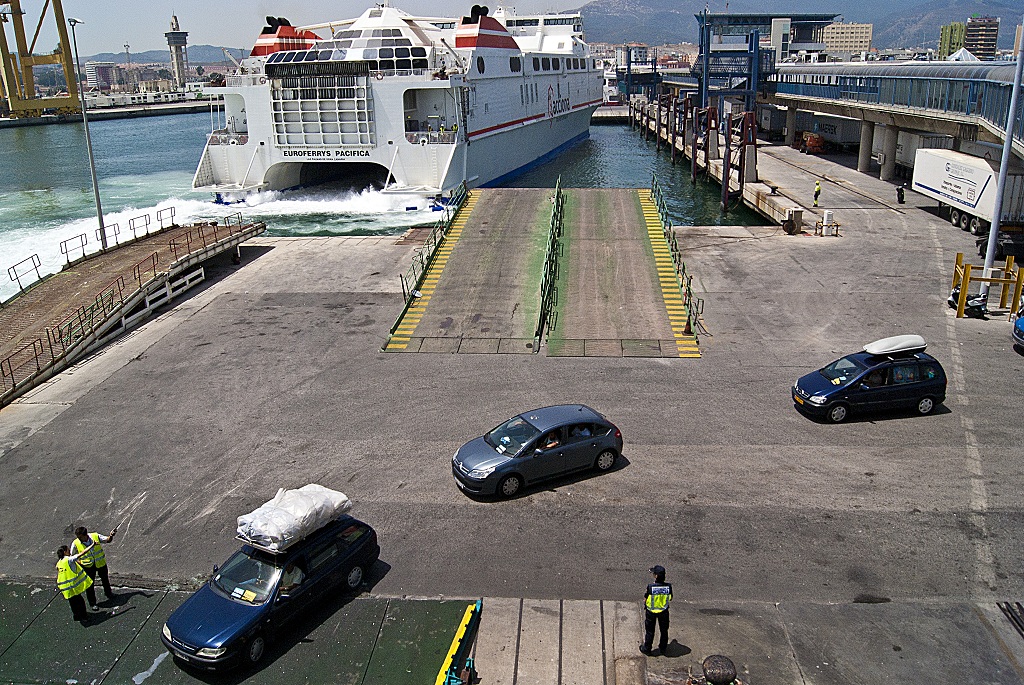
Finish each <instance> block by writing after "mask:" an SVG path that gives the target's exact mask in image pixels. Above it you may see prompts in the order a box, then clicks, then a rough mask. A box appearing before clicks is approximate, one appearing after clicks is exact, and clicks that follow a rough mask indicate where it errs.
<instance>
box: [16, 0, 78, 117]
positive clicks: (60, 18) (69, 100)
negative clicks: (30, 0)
mask: <svg viewBox="0 0 1024 685" xmlns="http://www.w3.org/2000/svg"><path fill="white" fill-rule="evenodd" d="M51 6H52V8H53V19H54V20H55V21H56V22H57V34H58V35H59V36H60V44H59V45H58V46H57V49H56V50H54V51H53V52H51V53H47V54H42V55H36V54H33V53H34V52H35V48H36V41H37V40H39V31H40V29H42V27H43V21H45V20H46V16H47V10H48V9H50V7H51ZM24 16H25V12H24V11H23V10H22V9H21V0H0V59H2V60H3V63H2V64H0V83H2V85H3V93H0V94H2V95H3V96H4V97H6V98H7V104H8V107H9V108H10V111H11V117H12V118H15V119H17V118H22V117H38V116H42V115H43V112H44V110H48V109H49V110H56V111H57V113H58V114H71V113H75V112H79V111H81V110H80V104H79V98H78V79H77V77H76V75H75V62H74V60H73V59H72V57H71V46H70V43H69V42H68V25H67V22H66V21H65V19H64V8H63V7H61V4H60V0H45V1H44V4H43V10H42V12H40V13H39V21H38V22H37V23H36V30H35V34H34V35H33V36H32V42H31V43H29V42H28V40H27V38H28V34H26V33H25V23H24V20H23V17H24ZM8 24H10V25H11V26H12V27H13V28H14V47H15V51H14V52H11V49H10V45H9V43H8V42H7V25H8ZM45 64H59V65H61V66H62V67H63V68H64V79H65V81H66V82H67V84H68V94H67V95H59V96H54V97H46V98H42V97H36V81H35V76H34V74H33V73H32V68H33V67H37V66H42V65H45Z"/></svg>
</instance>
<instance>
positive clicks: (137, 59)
mask: <svg viewBox="0 0 1024 685" xmlns="http://www.w3.org/2000/svg"><path fill="white" fill-rule="evenodd" d="M229 50H230V52H231V54H232V55H233V56H234V57H235V59H241V57H240V53H242V52H243V51H242V50H239V49H238V48H229ZM248 55H249V51H248V50H245V51H244V55H242V56H248ZM85 61H87V62H115V63H117V64H124V63H125V62H126V61H127V59H126V58H125V54H124V53H123V52H101V53H100V54H98V55H92V56H91V57H86V58H85ZM188 61H189V62H190V63H191V64H219V63H221V62H228V61H229V60H228V58H227V57H225V56H224V52H223V51H222V50H221V49H220V48H219V47H217V46H216V45H189V46H188ZM132 63H133V64H170V63H171V52H170V50H166V49H165V50H146V51H145V52H133V53H132Z"/></svg>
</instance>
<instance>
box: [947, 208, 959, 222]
mask: <svg viewBox="0 0 1024 685" xmlns="http://www.w3.org/2000/svg"><path fill="white" fill-rule="evenodd" d="M949 223H951V224H953V225H954V226H959V225H960V210H959V209H951V210H949Z"/></svg>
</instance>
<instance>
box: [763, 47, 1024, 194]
mask: <svg viewBox="0 0 1024 685" xmlns="http://www.w3.org/2000/svg"><path fill="white" fill-rule="evenodd" d="M777 71H778V73H777V75H776V82H775V84H774V86H775V87H774V93H770V94H768V95H766V96H765V97H764V100H765V101H767V102H769V103H771V104H776V105H782V106H786V107H788V112H787V124H786V142H787V143H788V144H791V143H792V142H793V136H794V134H795V132H796V131H795V129H796V110H797V109H804V110H813V111H817V112H823V113H826V114H835V115H838V116H844V117H850V118H854V119H860V120H861V136H860V159H859V161H858V164H857V168H858V170H859V171H867V170H868V169H869V165H870V161H871V149H872V143H873V141H874V132H875V124H884V125H885V127H886V128H885V139H884V142H883V146H882V149H883V153H882V158H881V164H882V173H881V179H882V180H891V179H892V178H893V177H894V176H895V163H896V145H897V136H898V135H899V131H900V130H901V129H910V130H917V131H928V132H933V133H942V134H947V135H952V136H954V137H956V138H958V139H961V140H971V141H973V140H981V141H985V142H991V143H996V144H1002V143H1003V141H1004V140H1005V138H1006V128H1005V126H1006V116H1007V113H1008V112H1009V106H1010V95H1011V91H1012V89H1013V72H1014V65H1013V64H1012V63H1007V62H1004V63H991V62H989V63H982V64H977V63H959V62H901V63H891V62H842V63H829V64H780V65H778V66H777ZM1012 144H1013V151H1014V153H1015V154H1016V155H1017V157H1019V158H1024V98H1018V111H1017V112H1016V123H1015V125H1014V135H1013V143H1012Z"/></svg>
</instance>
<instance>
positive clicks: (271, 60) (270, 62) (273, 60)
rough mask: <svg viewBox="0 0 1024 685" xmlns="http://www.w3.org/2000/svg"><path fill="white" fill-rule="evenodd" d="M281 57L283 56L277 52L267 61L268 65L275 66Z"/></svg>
mask: <svg viewBox="0 0 1024 685" xmlns="http://www.w3.org/2000/svg"><path fill="white" fill-rule="evenodd" d="M280 56H281V53H280V52H275V53H274V54H273V55H271V56H270V58H269V59H267V64H273V63H274V62H276V61H277V60H278V58H279V57H280Z"/></svg>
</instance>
